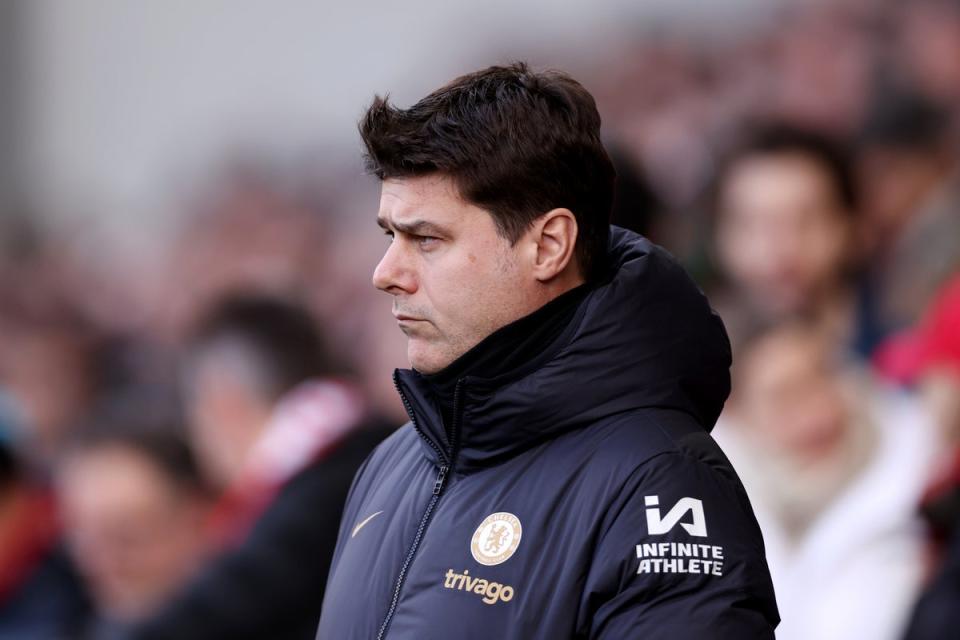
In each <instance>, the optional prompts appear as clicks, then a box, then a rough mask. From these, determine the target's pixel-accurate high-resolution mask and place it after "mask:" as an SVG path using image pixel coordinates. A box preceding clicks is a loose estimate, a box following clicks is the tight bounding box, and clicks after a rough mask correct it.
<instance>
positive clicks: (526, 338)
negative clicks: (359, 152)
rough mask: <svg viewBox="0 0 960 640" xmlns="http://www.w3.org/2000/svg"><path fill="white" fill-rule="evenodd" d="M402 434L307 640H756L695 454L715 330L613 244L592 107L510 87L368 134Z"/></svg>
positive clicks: (662, 279) (711, 463)
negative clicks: (400, 357) (403, 413)
mask: <svg viewBox="0 0 960 640" xmlns="http://www.w3.org/2000/svg"><path fill="white" fill-rule="evenodd" d="M360 129H361V134H362V136H363V139H364V142H365V143H366V146H367V150H368V163H369V167H370V169H371V170H372V171H373V173H375V174H376V175H377V176H378V177H379V178H380V179H381V180H382V181H383V190H382V196H381V202H380V212H379V219H378V221H379V224H380V226H381V227H382V228H383V229H384V230H385V232H386V234H387V235H388V236H389V237H390V238H391V241H390V245H389V247H388V248H387V251H386V254H385V255H384V257H383V260H382V261H381V262H380V264H379V265H378V266H377V268H376V271H375V272H374V276H373V282H374V284H375V285H376V286H377V287H378V288H380V289H382V290H384V291H385V292H387V293H389V294H390V295H391V296H392V297H393V313H394V315H395V316H396V318H397V322H398V325H399V327H400V329H401V330H402V331H403V332H404V333H405V334H406V336H407V339H408V346H407V354H408V356H409V360H410V364H411V365H412V367H413V369H412V370H407V371H398V372H396V373H395V374H394V378H395V381H396V385H397V390H398V391H399V393H400V395H401V397H402V398H403V401H404V405H405V406H406V408H407V411H408V413H409V414H410V423H409V424H408V425H406V426H405V427H403V428H402V429H400V430H399V431H398V432H396V433H395V434H394V435H392V436H391V437H390V438H388V439H387V440H386V441H385V442H384V443H383V444H382V445H381V446H380V447H378V449H377V450H376V451H375V452H374V454H373V455H372V456H371V457H370V458H369V459H368V460H367V461H366V462H365V463H364V465H363V466H362V467H361V469H360V471H359V472H358V474H357V477H356V478H355V479H354V484H353V487H352V489H351V494H350V496H349V498H348V504H347V507H346V508H345V512H344V518H343V521H342V524H341V530H340V538H339V541H338V544H337V549H336V551H335V553H334V561H333V565H332V569H331V574H330V579H329V581H328V590H327V593H326V596H325V599H324V603H323V613H322V615H321V619H320V627H319V630H318V634H317V637H318V638H322V639H324V640H333V639H336V640H344V639H352V638H357V639H360V638H362V639H365V640H366V639H369V638H390V639H392V640H400V639H417V640H429V639H434V638H436V639H439V638H514V639H518V640H519V639H523V640H530V639H534V638H549V639H556V638H573V637H578V638H605V639H613V638H616V639H623V638H738V639H739V638H772V637H773V629H774V626H775V625H776V623H777V621H778V615H777V609H776V604H775V602H774V595H773V588H772V585H771V583H770V577H769V572H768V570H767V566H766V562H765V560H764V551H763V540H762V538H761V535H760V531H759V529H758V527H757V524H756V521H755V519H754V517H753V514H752V511H751V508H750V505H749V502H748V500H747V497H746V495H745V493H744V491H743V488H742V486H741V485H740V482H739V480H738V479H737V476H736V474H735V473H734V472H733V469H732V468H731V467H730V466H729V463H728V462H727V461H726V458H724V456H723V454H722V453H721V452H720V450H719V449H718V448H717V446H716V445H715V444H714V442H713V440H712V439H711V438H710V436H709V434H708V430H709V428H710V427H712V425H713V423H714V421H715V420H716V418H717V415H718V414H719V412H720V409H721V407H722V404H723V402H724V399H725V398H726V396H727V394H728V392H729V371H728V370H729V364H730V352H729V343H728V341H727V338H726V334H725V333H724V330H723V325H722V323H721V322H720V320H719V318H718V317H717V316H715V315H714V314H712V312H711V311H710V308H709V306H708V305H707V301H706V300H705V298H704V297H703V296H702V295H701V293H700V292H699V291H698V290H697V288H696V287H695V286H694V285H693V283H692V282H691V281H690V280H689V279H688V278H687V276H686V275H685V274H684V273H683V271H682V270H681V269H680V267H678V266H677V265H676V264H675V263H674V262H673V261H672V260H671V259H670V258H669V256H668V255H667V254H666V253H665V252H664V251H663V250H661V249H659V248H657V247H655V246H653V245H651V244H650V243H649V242H647V241H646V240H644V239H643V238H641V237H640V236H637V235H635V234H631V233H629V232H625V231H623V230H621V229H613V230H611V228H610V227H609V226H608V219H609V211H610V200H611V193H612V189H613V179H614V175H613V169H612V167H611V165H610V161H609V159H608V157H607V154H606V152H605V151H604V149H603V146H602V145H601V143H600V136H599V133H600V117H599V115H598V113H597V110H596V106H595V104H594V101H593V98H592V97H591V96H590V94H589V93H587V91H586V90H585V89H584V88H583V87H582V86H580V85H579V84H578V83H577V82H575V81H574V80H573V79H571V78H570V77H568V76H566V75H564V74H561V73H535V72H532V71H530V70H529V69H528V68H527V67H526V66H525V65H523V64H515V65H512V66H509V67H491V68H489V69H486V70H483V71H480V72H477V73H474V74H471V75H467V76H464V77H462V78H459V79H457V80H455V81H453V82H452V83H451V84H449V85H447V86H445V87H443V88H442V89H440V90H438V91H436V92H435V93H433V94H431V95H430V96H428V97H426V98H424V99H423V100H421V101H420V102H419V103H417V104H416V105H414V106H413V107H411V108H410V109H407V110H399V109H396V108H394V107H392V106H391V105H389V104H388V103H387V102H386V101H385V100H384V99H381V98H377V99H376V100H375V101H374V103H373V105H372V106H371V107H370V109H369V111H368V112H367V114H366V116H365V117H364V119H363V121H362V123H361V125H360Z"/></svg>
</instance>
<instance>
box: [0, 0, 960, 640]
mask: <svg viewBox="0 0 960 640" xmlns="http://www.w3.org/2000/svg"><path fill="white" fill-rule="evenodd" d="M517 59H523V60H527V61H529V62H530V63H531V64H532V65H533V66H535V67H538V68H544V67H553V68H559V69H563V70H565V71H568V72H569V73H571V74H572V75H573V76H574V77H575V78H577V79H578V80H579V81H580V82H582V83H583V84H584V85H585V86H586V87H587V89H588V90H590V91H591V92H592V93H593V95H594V96H595V97H596V99H597V103H598V107H599V110H600V113H601V116H602V117H603V120H604V134H605V139H606V143H607V146H608V149H609V150H610V152H611V154H612V156H613V157H614V160H615V164H616V166H617V169H618V174H619V180H618V192H617V196H616V202H615V211H614V222H615V223H616V224H619V225H621V226H626V227H629V228H632V229H634V230H637V231H639V232H641V233H643V234H645V235H647V236H649V237H650V238H652V239H653V240H654V241H656V242H658V243H660V244H662V245H664V246H665V247H666V248H667V249H669V250H670V251H671V252H672V253H673V254H674V255H675V256H676V257H677V258H678V259H679V260H680V261H681V262H683V263H684V264H685V266H686V267H687V268H688V270H689V271H690V272H691V274H693V276H694V277H695V279H696V280H697V281H698V282H699V284H700V285H701V286H702V287H703V288H704V290H705V291H706V292H707V293H708V295H709V296H710V299H711V302H712V303H713V306H714V307H715V308H716V309H717V310H718V312H719V313H720V315H721V316H722V318H723V319H724V322H725V323H726V325H727V329H728V331H729V333H730V336H731V341H732V344H733V347H734V362H735V364H734V371H733V376H734V391H733V395H732V396H731V398H730V400H729V401H728V403H727V409H726V410H725V412H724V415H723V416H722V417H721V420H720V423H719V424H718V425H717V427H716V429H715V430H714V434H715V436H716V437H717V439H718V441H720V443H721V445H722V446H723V447H724V450H725V451H726V452H727V453H728V455H729V456H730V458H731V459H732V461H733V462H734V465H735V467H736V468H737V470H738V472H739V473H740V475H741V477H742V479H743V481H744V484H745V486H746V488H747V491H748V493H749V494H750V496H751V499H752V501H753V504H754V507H755V510H756V512H757V516H758V519H759V520H760V523H761V526H762V528H763V530H764V534H765V539H766V543H767V551H768V559H769V562H770V566H771V571H772V573H773V577H774V584H775V586H776V588H777V594H778V601H779V604H780V607H781V615H782V617H783V623H782V625H781V627H780V629H779V636H780V637H782V638H804V639H809V638H818V639H820V638H903V637H907V636H908V634H909V637H911V638H940V637H944V638H946V637H954V636H952V635H950V632H949V631H945V630H946V629H950V628H951V627H950V625H951V624H953V623H951V622H950V621H951V616H953V617H954V618H955V617H956V616H957V615H958V613H957V611H958V610H960V586H958V585H960V536H958V534H960V454H958V451H960V447H958V443H960V280H958V278H960V275H958V274H960V0H795V1H788V0H724V1H722V2H720V1H716V2H713V1H706V0H699V1H694V0H641V1H638V0H594V1H591V2H581V3H556V2H549V1H547V0H524V1H522V2H516V1H514V2H507V1H506V0H487V1H486V2H484V3H474V4H472V5H468V4H466V3H443V2H432V1H429V0H408V1H407V2H403V3H376V2H370V1H363V0H360V1H357V2H353V3H335V2H320V1H313V2H309V1H307V0H290V1H288V2H284V3H279V4H278V3H276V2H266V1H264V0H245V1H244V2H227V1H226V0H207V1H206V2H195V1H186V0H168V1H166V2H162V3H160V2H157V3H130V2H125V1H123V0H75V1H74V2H69V3H62V2H56V1H53V0H4V1H3V2H0V639H2V640H6V639H8V638H17V639H25V638H44V639H49V638H80V639H82V638H148V637H157V638H162V637H171V638H173V637H176V638H188V637H205V638H217V637H231V638H238V637H248V636H244V635H242V633H241V632H240V631H237V630H230V626H229V625H230V624H231V623H230V622H229V621H230V620H231V619H233V620H237V619H240V618H243V615H241V614H242V613H246V614H250V611H249V609H250V606H251V603H254V605H256V604H258V603H259V605H260V611H261V612H262V615H253V617H252V619H246V618H244V619H243V625H244V626H243V629H245V630H246V631H243V633H248V634H252V635H249V637H262V638H268V637H269V638H279V637H290V638H298V637H302V638H310V637H312V635H310V634H309V632H307V631H304V629H309V628H310V627H311V625H315V621H316V616H318V615H319V606H320V603H321V601H322V588H323V579H324V578H325V575H326V565H325V564H324V562H325V561H324V560H323V559H322V558H320V557H318V558H317V559H316V560H315V561H314V560H311V561H310V568H309V571H307V570H304V576H303V582H298V583H297V585H296V586H297V589H298V590H299V591H298V592H299V593H300V598H301V599H302V600H303V602H302V603H300V604H297V605H296V606H297V607H299V608H298V609H296V610H295V611H294V612H293V613H291V610H290V609H289V608H288V609H284V607H290V606H293V604H291V603H292V602H293V601H295V600H296V595H291V596H290V597H286V596H285V595H284V594H279V595H278V596H277V597H276V598H275V600H276V601H275V602H268V600H269V598H265V595H264V593H263V592H261V591H262V590H264V589H265V587H264V585H269V584H271V582H270V578H269V576H270V575H271V574H270V568H269V567H268V565H272V566H275V569H274V570H275V571H278V572H279V573H278V574H277V575H278V576H279V575H290V573H289V572H290V571H293V572H296V571H297V570H301V569H303V567H302V566H295V567H288V569H289V571H288V572H287V573H286V574H284V573H283V572H282V571H281V569H283V567H284V566H285V565H284V564H283V562H282V561H278V560H276V556H271V555H269V552H272V551H275V550H276V549H277V548H284V549H298V548H303V547H298V545H302V544H306V545H308V546H309V545H310V541H311V540H317V539H318V538H317V536H322V535H327V536H329V535H333V536H335V535H336V522H337V520H338V513H339V512H338V509H339V507H338V506H337V498H336V495H333V497H324V496H325V494H323V491H324V489H321V488H316V489H313V488H311V489H309V490H306V489H304V488H303V487H304V486H306V484H307V483H306V481H303V478H304V477H306V476H308V475H309V474H310V473H313V472H314V471H316V473H318V474H321V475H320V476H317V477H318V478H319V477H321V476H322V474H324V473H327V474H329V473H332V472H331V471H330V469H332V468H334V467H335V465H336V464H341V462H342V461H340V460H339V457H340V456H341V454H342V456H343V457H344V458H345V459H346V458H350V456H353V457H352V458H350V460H353V459H354V458H355V459H356V463H359V460H362V458H363V455H365V452H366V451H367V450H369V447H370V446H373V443H374V442H375V441H376V439H377V437H378V436H382V434H383V433H385V432H386V431H388V430H389V428H391V427H395V426H397V425H399V424H400V423H402V422H403V421H404V420H405V416H404V412H403V409H402V406H401V405H400V402H399V398H398V397H397V396H396V394H395V392H394V389H393V384H392V381H391V377H390V373H391V372H392V370H393V368H394V367H398V366H405V356H404V353H405V351H404V342H403V340H402V338H403V336H402V334H401V333H400V332H399V331H397V330H396V327H395V324H394V322H393V320H392V317H391V316H390V314H389V312H388V311H389V304H390V301H389V299H388V297H387V296H384V295H382V294H380V293H379V292H377V291H376V290H375V289H374V288H373V287H372V286H371V284H370V275H371V273H372V270H373V267H374V265H375V264H376V262H377V261H378V259H379V257H380V255H381V254H382V252H383V250H384V249H385V246H386V245H385V240H384V239H383V236H382V234H381V233H380V232H379V230H378V229H377V228H376V227H375V222H374V219H375V212H376V207H377V200H378V190H379V186H378V184H377V182H376V180H375V179H372V178H369V177H366V176H364V175H363V171H362V162H361V148H360V141H359V137H358V135H357V133H356V121H357V120H358V118H359V117H360V115H361V114H362V113H363V111H364V109H365V107H366V106H367V105H368V104H369V102H370V100H371V99H372V97H373V96H374V95H375V94H378V93H379V94H384V93H389V94H390V96H391V98H392V100H393V101H394V102H396V103H397V104H400V105H404V106H405V105H409V104H411V103H412V102H414V101H416V100H417V99H418V98H420V97H422V96H423V95H425V94H426V93H428V92H429V91H431V90H432V89H434V88H436V87H438V86H440V85H442V84H444V83H446V82H447V81H448V80H450V79H452V78H453V77H455V76H456V75H459V74H461V73H465V72H468V71H472V70H475V69H477V68H481V67H484V66H488V65H490V64H496V63H506V62H510V61H513V60H517ZM298 345H309V346H308V347H302V348H301V347H299V346H298ZM305 406H306V407H308V408H307V409H304V408H303V407H305ZM291 407H292V408H291ZM317 407H320V408H319V409H318V408H317ZM311 411H313V412H314V413H311ZM318 415H320V416H334V418H329V417H326V418H325V417H320V418H317V416H318ZM304 433H308V434H309V435H308V436H304V435H303V434H304ZM364 438H366V440H364ZM347 441H350V442H353V443H355V446H353V448H351V447H350V446H346V445H343V444H342V443H344V442H347ZM335 445H336V446H335ZM351 446H352V445H351ZM290 450H297V451H300V452H305V453H303V455H300V456H299V457H297V456H294V457H293V459H290V456H285V455H284V454H283V451H290ZM278 452H279V453H278ZM348 454H349V455H348ZM335 458H336V460H335ZM350 464H352V463H347V462H343V465H344V466H343V468H342V469H340V467H336V468H337V469H340V471H338V473H339V476H337V477H338V478H339V477H340V476H342V477H343V478H345V480H342V479H341V480H338V482H340V484H343V485H344V486H343V488H342V491H345V490H346V484H348V483H349V477H350V476H351V475H352V469H353V468H354V467H351V466H350ZM324 477H325V476H324ZM298 479H299V480H298ZM345 483H346V484H345ZM316 484H317V486H318V487H319V486H321V485H323V486H327V487H332V486H334V485H336V486H340V485H338V484H337V483H336V482H333V481H331V480H329V478H326V479H324V480H322V481H320V480H318V481H316ZM298 491H299V493H297V492H298ZM311 491H317V492H319V493H311ZM330 491H331V492H333V493H334V494H335V493H336V492H335V491H333V489H330ZM325 499H329V500H331V501H332V504H331V506H330V511H329V512H324V514H325V515H322V517H321V516H317V518H319V520H320V521H321V522H320V524H319V525H317V524H316V523H303V522H299V521H298V520H297V518H296V517H294V516H292V515H291V514H292V513H294V512H297V511H302V510H303V509H302V508H300V507H294V506H291V505H300V506H302V505H307V504H309V505H315V504H317V501H318V500H325ZM339 499H340V500H342V496H341V497H340V498H339ZM284 500H288V503H289V504H288V503H284ZM311 526H322V527H325V528H326V530H327V531H328V533H326V534H323V533H320V532H319V530H316V531H314V530H311V529H310V527H311ZM304 531H307V532H310V534H309V535H310V536H312V537H306V538H304V537H303V536H306V535H307V534H305V533H303V532H304ZM330 531H332V534H330V533H329V532H330ZM298 532H299V533H298ZM298 535H299V536H300V537H299V538H298V537H297V536H298ZM289 536H293V537H292V538H291V537H289ZM291 540H293V541H292V542H291ZM304 540H306V543H304ZM321 547H322V545H321V546H319V547H313V550H312V551H308V552H306V553H307V555H311V554H312V555H315V556H322V555H323V554H324V551H323V550H322V548H321ZM330 548H331V549H332V542H331V547H330ZM264 550H266V551H264ZM264 554H266V555H264ZM299 557H300V559H301V560H302V558H303V556H302V555H301V556H299ZM264 558H270V560H269V562H267V561H265V560H264ZM300 564H301V565H302V564H303V563H302V562H301V563H300ZM251 567H253V568H251ZM259 571H262V572H263V573H258V572H259ZM311 572H312V573H311ZM307 573H311V575H306V574H307ZM250 575H257V576H258V578H257V580H254V581H253V582H254V583H259V584H253V585H251V586H250V587H249V588H248V589H247V590H246V591H244V590H243V589H242V588H241V586H242V583H243V578H237V577H236V576H250ZM237 584H241V586H238V587H236V588H237V589H240V592H238V593H236V594H234V595H235V598H233V602H232V603H225V602H223V600H225V599H226V598H224V597H219V598H218V597H217V596H216V594H217V593H221V594H222V593H223V589H225V586H224V585H237ZM290 588H291V589H293V587H292V586H291V587H290ZM258 589H260V590H261V591H258ZM267 590H269V589H267ZM303 594H306V596H305V597H304V595H303ZM275 595H276V594H275ZM254 608H256V606H254ZM238 611H239V612H238ZM218 616H219V618H218ZM270 616H276V618H274V619H290V618H291V616H293V617H296V616H300V617H301V618H302V620H303V621H304V622H303V624H302V625H301V627H300V628H298V629H293V628H291V629H290V630H289V632H286V631H285V632H283V634H281V633H280V632H278V631H276V627H275V626H273V627H271V626H269V625H270V624H271V623H270V620H271V617H270ZM218 619H222V620H223V622H222V626H220V627H217V626H210V627H203V625H204V624H207V625H213V624H215V622H216V620H218ZM258 624H264V625H267V626H265V627H263V628H268V629H274V631H273V632H271V633H269V634H267V635H263V632H256V631H251V629H256V628H258V627H257V625H258ZM952 629H954V630H955V629H956V627H955V626H953V627H952ZM287 633H288V635H284V634H287ZM151 634H152V635H151ZM258 634H259V635H258Z"/></svg>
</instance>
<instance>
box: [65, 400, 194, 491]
mask: <svg viewBox="0 0 960 640" xmlns="http://www.w3.org/2000/svg"><path fill="white" fill-rule="evenodd" d="M161 404H162V405H163V408H160V407H161ZM173 404H174V405H176V404H177V403H176V402H174V403H173ZM170 405H171V402H170V400H169V398H167V396H166V395H162V396H161V395H159V394H151V393H145V394H137V393H133V392H132V393H129V394H128V395H126V396H122V397H118V398H114V399H112V400H111V401H110V402H106V403H104V404H102V405H101V406H100V407H99V408H98V410H97V411H95V412H94V413H93V414H91V415H90V416H88V417H87V418H86V419H85V420H84V421H83V422H82V423H81V424H79V425H77V426H76V428H75V429H74V430H73V431H72V433H71V434H70V436H69V437H68V440H67V444H66V447H65V449H64V452H63V455H64V456H66V457H68V458H69V457H71V456H73V455H82V454H84V453H86V452H91V451H97V450H100V449H106V448H111V447H122V448H124V449H129V450H131V451H134V452H136V453H138V454H140V455H141V456H143V457H144V458H146V459H147V460H149V461H150V462H151V463H152V464H153V465H154V466H155V467H156V468H157V469H159V470H160V471H161V472H162V473H163V474H164V476H166V477H167V478H169V479H170V480H171V481H172V482H173V483H175V484H177V485H179V486H180V487H182V488H183V489H186V490H188V491H194V492H197V493H201V494H204V493H207V492H209V490H210V487H209V484H208V482H207V480H206V478H205V477H204V476H203V474H202V472H201V470H200V467H199V465H198V464H197V460H196V456H195V455H194V453H193V450H192V449H191V448H190V445H189V444H188V442H187V438H186V433H185V428H184V422H183V419H182V417H181V416H180V415H179V409H178V408H175V409H172V410H171V406H170Z"/></svg>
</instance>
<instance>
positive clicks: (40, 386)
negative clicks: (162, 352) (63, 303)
mask: <svg viewBox="0 0 960 640" xmlns="http://www.w3.org/2000/svg"><path fill="white" fill-rule="evenodd" d="M3 311H4V313H2V314H0V315H2V316H3V317H0V327H2V330H3V337H4V339H3V341H2V345H0V384H2V385H3V387H4V388H6V389H7V391H8V392H9V394H10V398H11V400H12V402H13V403H14V406H15V407H16V411H17V413H18V414H19V415H20V416H21V418H22V421H23V427H24V431H25V434H24V438H25V442H24V453H25V454H26V455H27V457H28V458H29V462H30V463H31V464H38V465H39V466H40V467H44V466H46V465H48V464H49V463H50V461H51V460H52V459H53V458H54V457H55V455H56V452H57V450H58V449H59V447H60V445H61V444H62V442H63V441H64V438H65V437H66V436H67V434H68V432H69V429H70V427H71V426H72V425H73V424H75V423H76V422H77V421H78V420H81V419H82V418H83V417H84V416H85V415H86V414H87V413H88V412H89V411H91V410H92V409H93V407H94V406H95V404H96V403H97V402H98V401H99V400H100V398H101V397H102V395H103V393H105V391H106V386H107V379H106V371H105V362H106V342H105V341H104V339H103V338H102V336H101V335H100V333H99V331H98V330H97V328H96V327H94V326H92V325H90V324H89V323H88V322H86V321H85V319H83V318H82V317H80V316H79V315H77V314H76V313H74V312H73V311H72V310H70V309H66V308H62V307H61V308H51V309H43V310H38V311H34V310H32V309H28V308H23V307H21V308H19V309H18V308H16V305H15V304H10V305H8V306H6V307H5V308H4V310H3Z"/></svg>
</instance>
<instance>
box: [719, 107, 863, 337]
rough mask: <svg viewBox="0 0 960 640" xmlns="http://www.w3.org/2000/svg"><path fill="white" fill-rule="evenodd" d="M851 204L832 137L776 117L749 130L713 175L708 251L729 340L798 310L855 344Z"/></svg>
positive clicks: (849, 183) (848, 176)
mask: <svg viewBox="0 0 960 640" xmlns="http://www.w3.org/2000/svg"><path fill="white" fill-rule="evenodd" d="M857 205H858V203H857V195H856V189H855V187H854V179H853V175H852V168H851V166H850V163H849V161H848V159H847V157H846V155H845V153H844V152H843V149H842V148H841V147H840V146H838V144H837V143H835V142H834V141H833V140H831V139H830V138H828V137H825V136H823V135H820V134H817V133H814V132H811V131H807V130H803V129H798V128H795V127H790V126H787V125H780V124H771V125H763V126H760V127H757V128H755V129H754V130H752V131H751V132H750V134H748V136H747V137H746V139H745V141H744V142H743V143H742V144H741V145H740V146H739V147H738V148H736V150H735V151H734V152H733V153H732V154H731V156H730V157H729V159H728V160H727V162H726V164H725V166H724V168H723V170H722V171H721V173H720V175H719V178H718V181H717V205H716V208H717V211H716V232H715V252H716V257H717V261H718V263H719V266H720V270H721V272H722V274H723V275H724V276H725V277H726V280H727V285H728V286H727V287H726V288H725V289H724V290H723V291H722V292H721V294H720V295H718V296H717V297H716V298H715V299H714V303H715V306H716V307H717V308H718V310H719V311H720V315H721V316H722V317H723V319H724V322H725V323H726V325H727V329H728V331H729V332H730V334H731V339H732V340H733V342H734V343H735V344H736V342H737V341H738V340H739V338H740V337H741V336H742V335H744V334H746V333H749V332H750V331H751V329H752V328H753V326H754V325H758V324H761V325H762V324H765V323H770V322H773V321H776V320H778V319H781V318H784V317H789V316H791V315H801V316H804V317H805V318H807V319H808V320H809V321H810V322H812V323H814V324H815V325H817V326H818V327H819V328H820V330H821V331H822V332H823V333H824V334H825V335H827V336H829V337H830V339H831V341H832V344H835V345H838V346H840V347H849V348H854V346H855V345H856V344H857V343H858V341H859V340H861V336H860V335H859V332H860V331H861V330H863V327H862V326H861V325H859V323H858V321H857V312H856V311H857V305H856V289H855V286H854V276H855V273H856V271H855V267H856V264H857V245H856V243H855V227H854V225H855V224H856V216H857Z"/></svg>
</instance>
